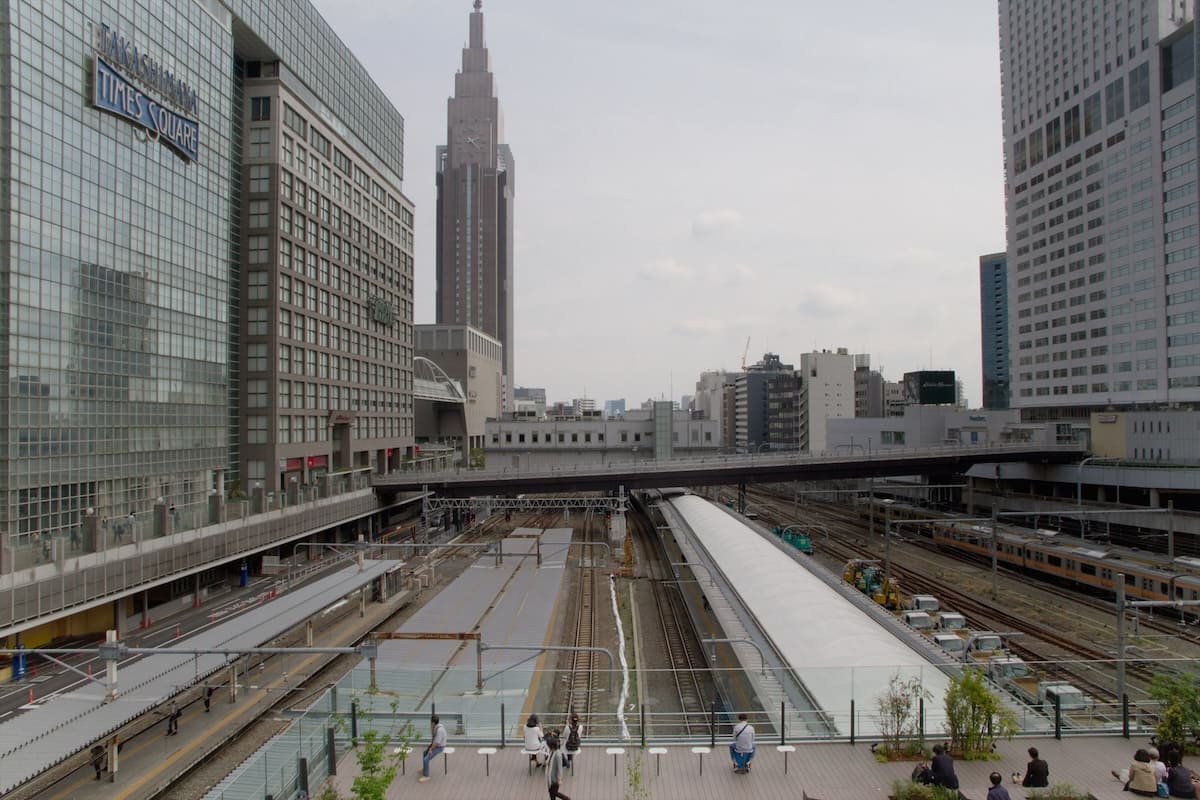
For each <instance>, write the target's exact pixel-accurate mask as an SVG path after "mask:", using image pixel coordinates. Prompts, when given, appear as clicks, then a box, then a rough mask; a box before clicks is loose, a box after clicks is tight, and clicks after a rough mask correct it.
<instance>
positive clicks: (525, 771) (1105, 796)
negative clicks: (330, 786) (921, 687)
mask: <svg viewBox="0 0 1200 800" xmlns="http://www.w3.org/2000/svg"><path fill="white" fill-rule="evenodd" d="M729 740H730V737H729V735H728V734H726V735H725V736H723V737H720V738H718V739H717V742H716V747H715V748H712V750H711V752H709V753H707V754H702V753H697V752H695V749H694V747H693V746H671V747H664V748H661V749H662V750H663V752H662V753H661V754H655V753H654V752H653V750H652V749H651V748H650V747H648V748H647V749H645V750H643V749H642V748H641V747H639V746H638V745H637V743H632V742H631V743H626V744H624V745H617V746H616V747H617V748H618V749H622V750H623V751H624V752H622V753H618V754H615V755H614V754H613V753H612V752H611V750H612V748H613V745H607V744H590V743H588V742H584V747H583V752H582V753H581V754H580V755H578V756H576V758H575V771H574V775H571V774H570V772H568V774H567V779H566V781H565V782H564V783H563V784H562V785H561V787H560V788H561V790H562V792H563V793H564V794H567V795H569V796H571V797H572V798H576V799H579V798H582V799H584V800H589V799H590V798H619V797H634V796H636V797H641V798H645V800H730V798H737V797H746V798H750V797H753V798H756V799H757V798H765V799H766V800H795V798H801V797H803V798H806V800H885V799H886V798H887V797H888V795H890V794H891V792H892V784H893V782H894V781H898V780H906V779H908V778H909V776H910V775H911V773H912V769H913V766H914V765H915V762H912V761H898V762H891V763H883V764H881V763H879V762H877V761H876V760H875V756H874V754H873V753H872V752H871V748H870V745H869V744H867V743H858V744H853V745H851V744H847V743H799V742H798V743H792V744H789V745H788V746H789V747H794V752H788V753H782V752H779V750H778V747H779V741H778V740H777V739H776V740H773V741H768V740H767V739H766V738H764V737H759V739H758V749H757V755H756V756H755V758H754V761H753V765H752V768H751V770H750V773H749V774H748V775H736V774H734V772H733V770H732V769H731V766H730V760H729V751H728V744H729ZM651 745H652V743H651ZM1031 745H1032V746H1035V747H1037V748H1038V751H1039V753H1040V755H1041V757H1042V758H1044V759H1045V760H1046V761H1047V762H1048V763H1049V765H1050V782H1051V785H1058V784H1069V785H1070V786H1072V787H1074V788H1075V789H1078V790H1083V791H1085V792H1087V793H1090V794H1091V796H1092V797H1093V798H1095V800H1129V796H1130V795H1129V794H1128V793H1127V792H1123V791H1122V790H1121V784H1120V783H1118V782H1117V781H1116V780H1115V779H1114V778H1113V777H1112V775H1111V774H1110V770H1113V769H1120V768H1123V767H1127V766H1129V762H1130V761H1131V760H1132V757H1133V752H1134V750H1135V749H1137V748H1138V747H1144V746H1146V743H1145V740H1142V739H1137V740H1135V739H1123V738H1121V737H1120V736H1108V737H1088V738H1083V737H1078V738H1068V739H1063V740H1061V741H1059V740H1056V739H1054V738H1049V737H1048V738H1033V739H1029V738H1022V739H1014V740H1011V741H1002V742H999V743H998V744H997V746H996V752H995V755H996V758H995V759H993V760H986V761H963V760H958V761H956V762H955V771H956V773H957V774H958V777H959V782H960V791H961V792H962V794H963V796H965V797H966V798H968V800H983V799H984V798H986V796H987V789H988V787H989V786H990V783H989V781H988V775H989V774H990V773H991V772H992V771H993V770H995V771H997V772H999V773H1000V774H1001V775H1003V776H1004V777H1005V787H1006V788H1007V789H1008V792H1009V796H1010V797H1011V798H1012V800H1026V798H1028V797H1029V791H1031V790H1026V789H1024V788H1022V787H1020V786H1017V785H1014V783H1013V782H1012V778H1011V775H1012V773H1013V772H1016V771H1018V770H1019V771H1022V772H1024V769H1025V764H1026V763H1027V762H1028V760H1029V757H1028V755H1027V754H1026V748H1028V747H1030V746H1031ZM449 746H450V747H454V748H455V752H454V753H453V754H451V755H449V756H446V757H442V756H439V757H438V758H437V759H436V760H435V761H434V762H433V764H432V765H431V767H430V775H431V779H430V780H429V781H428V782H426V783H419V782H418V781H417V776H418V775H419V774H420V761H419V760H418V759H417V758H416V757H415V756H416V755H417V754H419V752H420V750H419V749H418V750H417V752H416V753H415V754H414V756H413V757H410V761H411V763H408V764H406V765H405V770H404V774H403V775H402V776H398V777H397V778H396V781H395V782H394V783H393V784H392V786H391V788H389V790H388V792H387V797H389V798H400V797H405V798H421V799H422V800H450V799H451V798H455V799H456V800H457V798H462V797H539V796H544V792H545V786H546V779H545V775H544V774H543V773H542V771H541V770H539V769H534V770H533V772H532V774H530V771H529V767H528V759H527V758H526V757H525V756H524V755H523V754H522V753H521V748H520V746H519V745H517V746H515V747H514V746H509V747H506V748H502V749H496V752H495V753H491V754H488V755H486V756H485V755H484V754H482V753H481V752H480V749H481V747H483V746H482V745H476V744H472V745H463V744H459V745H458V746H455V741H454V736H453V735H451V737H450V741H449ZM705 747H707V742H706V743H705ZM490 749H494V748H490ZM637 754H640V755H641V765H640V783H641V786H642V787H643V788H644V794H641V795H637V794H634V793H633V792H631V791H630V789H631V771H632V766H633V762H634V760H635V755H637ZM785 757H786V763H785ZM355 774H357V764H356V762H355V760H354V755H353V754H352V753H351V754H347V755H346V756H345V757H344V758H343V759H342V760H341V763H339V765H338V774H337V777H336V779H335V780H336V782H337V786H338V788H339V789H340V790H341V791H342V792H343V793H346V792H348V790H349V787H350V784H351V782H352V781H353V779H354V775H355Z"/></svg>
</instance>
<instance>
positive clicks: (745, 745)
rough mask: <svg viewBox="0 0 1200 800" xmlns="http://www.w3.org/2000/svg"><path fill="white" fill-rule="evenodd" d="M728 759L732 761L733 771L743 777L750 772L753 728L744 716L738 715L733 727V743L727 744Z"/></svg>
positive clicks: (752, 754)
mask: <svg viewBox="0 0 1200 800" xmlns="http://www.w3.org/2000/svg"><path fill="white" fill-rule="evenodd" d="M729 758H730V759H732V760H733V771H734V772H736V773H737V774H738V775H745V774H746V773H747V772H749V771H750V759H752V758H754V726H753V725H751V724H750V723H749V722H748V721H747V719H746V715H745V714H738V721H737V724H735V725H734V726H733V741H732V742H730V743H729Z"/></svg>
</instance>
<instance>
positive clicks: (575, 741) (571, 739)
mask: <svg viewBox="0 0 1200 800" xmlns="http://www.w3.org/2000/svg"><path fill="white" fill-rule="evenodd" d="M578 749H579V728H578V727H572V728H570V729H569V730H568V731H567V750H570V751H572V752H574V751H575V750H578Z"/></svg>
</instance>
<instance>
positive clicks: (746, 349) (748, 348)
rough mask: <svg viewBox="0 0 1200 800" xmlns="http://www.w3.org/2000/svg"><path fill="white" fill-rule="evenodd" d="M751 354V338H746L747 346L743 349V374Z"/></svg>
mask: <svg viewBox="0 0 1200 800" xmlns="http://www.w3.org/2000/svg"><path fill="white" fill-rule="evenodd" d="M749 354H750V337H749V336H747V337H746V346H745V347H743V348H742V372H745V371H746V356H747V355H749Z"/></svg>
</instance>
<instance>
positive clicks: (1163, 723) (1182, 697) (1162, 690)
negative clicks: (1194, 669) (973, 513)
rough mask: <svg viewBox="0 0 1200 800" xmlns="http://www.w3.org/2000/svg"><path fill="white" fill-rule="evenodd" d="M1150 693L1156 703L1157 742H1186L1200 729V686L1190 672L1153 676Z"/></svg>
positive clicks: (1155, 728) (1155, 731)
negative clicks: (1199, 686)
mask: <svg viewBox="0 0 1200 800" xmlns="http://www.w3.org/2000/svg"><path fill="white" fill-rule="evenodd" d="M1150 696H1151V697H1153V698H1154V699H1155V700H1157V701H1158V702H1159V714H1158V724H1157V725H1156V726H1155V727H1154V735H1155V736H1156V737H1157V739H1158V741H1160V742H1186V741H1189V740H1190V739H1191V732H1192V731H1194V730H1196V729H1197V728H1200V688H1198V687H1197V686H1196V681H1195V679H1194V678H1193V677H1192V676H1190V675H1156V676H1155V677H1154V680H1153V681H1152V682H1151V683H1150Z"/></svg>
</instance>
